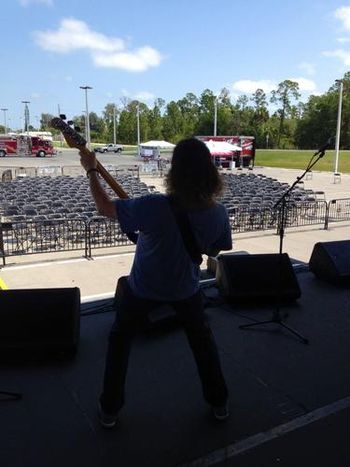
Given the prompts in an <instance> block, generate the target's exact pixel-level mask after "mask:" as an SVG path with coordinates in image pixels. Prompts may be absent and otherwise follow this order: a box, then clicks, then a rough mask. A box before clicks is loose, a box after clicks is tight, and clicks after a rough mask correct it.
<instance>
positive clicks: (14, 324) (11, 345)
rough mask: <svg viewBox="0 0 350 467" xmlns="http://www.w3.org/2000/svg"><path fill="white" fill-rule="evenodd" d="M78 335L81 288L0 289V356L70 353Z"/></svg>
mask: <svg viewBox="0 0 350 467" xmlns="http://www.w3.org/2000/svg"><path fill="white" fill-rule="evenodd" d="M79 337H80V289H79V288H78V287H71V288H53V289H18V290H2V291H0V358H1V356H6V357H7V356H16V357H18V356H19V357H21V356H23V357H30V356H31V355H36V356H38V357H43V358H45V357H49V356H52V355H58V354H62V355H63V354H65V355H71V356H73V355H74V354H75V353H76V351H77V349H78V344H79Z"/></svg>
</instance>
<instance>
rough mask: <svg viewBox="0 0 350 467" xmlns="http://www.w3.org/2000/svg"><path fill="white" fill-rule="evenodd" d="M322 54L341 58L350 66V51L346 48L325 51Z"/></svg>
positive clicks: (344, 63)
mask: <svg viewBox="0 0 350 467" xmlns="http://www.w3.org/2000/svg"><path fill="white" fill-rule="evenodd" d="M322 55H324V56H325V57H335V58H339V60H340V61H342V62H343V65H345V66H350V52H347V51H346V50H343V49H337V50H330V51H325V52H322Z"/></svg>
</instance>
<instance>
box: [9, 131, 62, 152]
mask: <svg viewBox="0 0 350 467" xmlns="http://www.w3.org/2000/svg"><path fill="white" fill-rule="evenodd" d="M53 154H55V149H54V147H53V144H52V142H51V141H48V140H44V139H42V138H39V137H37V136H28V135H23V134H22V135H2V136H0V157H5V156H10V155H17V156H36V157H45V156H46V155H49V156H52V155H53Z"/></svg>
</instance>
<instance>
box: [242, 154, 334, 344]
mask: <svg viewBox="0 0 350 467" xmlns="http://www.w3.org/2000/svg"><path fill="white" fill-rule="evenodd" d="M327 147H328V146H324V147H323V148H321V149H320V150H318V151H316V152H315V154H313V156H312V157H311V159H310V161H309V163H308V166H307V167H306V169H305V171H304V172H303V173H302V175H301V176H300V177H297V178H296V180H295V182H294V183H293V184H292V185H291V186H290V187H289V188H288V190H287V191H286V192H285V193H283V195H282V196H281V198H280V199H279V200H278V201H277V202H276V203H275V205H274V209H276V208H278V206H279V205H280V204H281V216H280V221H279V235H280V247H279V255H280V261H279V267H280V269H281V266H282V250H283V237H284V222H285V206H286V198H287V196H288V195H289V193H290V192H291V191H292V190H293V189H294V187H295V185H296V184H297V183H299V182H300V181H301V180H302V179H303V178H304V177H305V175H306V174H307V172H309V171H310V170H311V169H312V167H313V166H314V165H315V164H316V163H317V162H318V161H319V160H320V159H321V158H322V157H323V156H324V155H325V151H326V149H327ZM316 156H317V158H316V159H315V160H313V159H314V158H315V157H316ZM281 275H282V274H281V271H280V274H279V277H280V278H281ZM278 289H279V290H281V287H279V288H278ZM270 323H276V324H279V325H280V326H282V327H283V328H285V329H287V330H288V331H289V332H291V333H292V334H294V335H295V336H296V337H298V338H299V339H300V340H301V341H302V342H303V343H304V344H308V343H309V339H307V338H306V337H304V336H303V335H302V334H300V333H299V332H298V331H296V330H295V329H293V328H291V327H290V326H288V325H287V324H286V323H285V322H284V321H283V319H282V318H281V315H280V303H277V307H276V309H275V310H274V312H273V315H272V318H271V319H269V320H265V321H257V322H255V323H250V324H243V325H241V326H239V328H240V329H249V328H252V327H253V326H258V325H261V324H270Z"/></svg>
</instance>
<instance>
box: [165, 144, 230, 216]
mask: <svg viewBox="0 0 350 467" xmlns="http://www.w3.org/2000/svg"><path fill="white" fill-rule="evenodd" d="M165 184H166V190H167V193H168V194H170V195H173V196H175V197H177V198H178V199H179V200H180V201H181V202H182V203H183V204H184V205H186V206H187V207H190V208H191V207H193V208H196V207H206V206H210V205H211V204H212V203H213V202H214V199H215V197H217V196H218V195H220V193H221V191H222V181H221V177H220V175H219V173H218V171H217V168H216V167H215V166H214V164H213V162H212V157H211V154H210V151H209V149H208V148H207V146H206V145H205V144H204V143H203V142H202V141H200V140H199V139H196V138H189V139H184V140H182V141H180V142H179V143H178V144H177V145H176V146H175V148H174V152H173V157H172V161H171V168H170V170H169V172H168V174H167V176H166V180H165Z"/></svg>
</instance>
